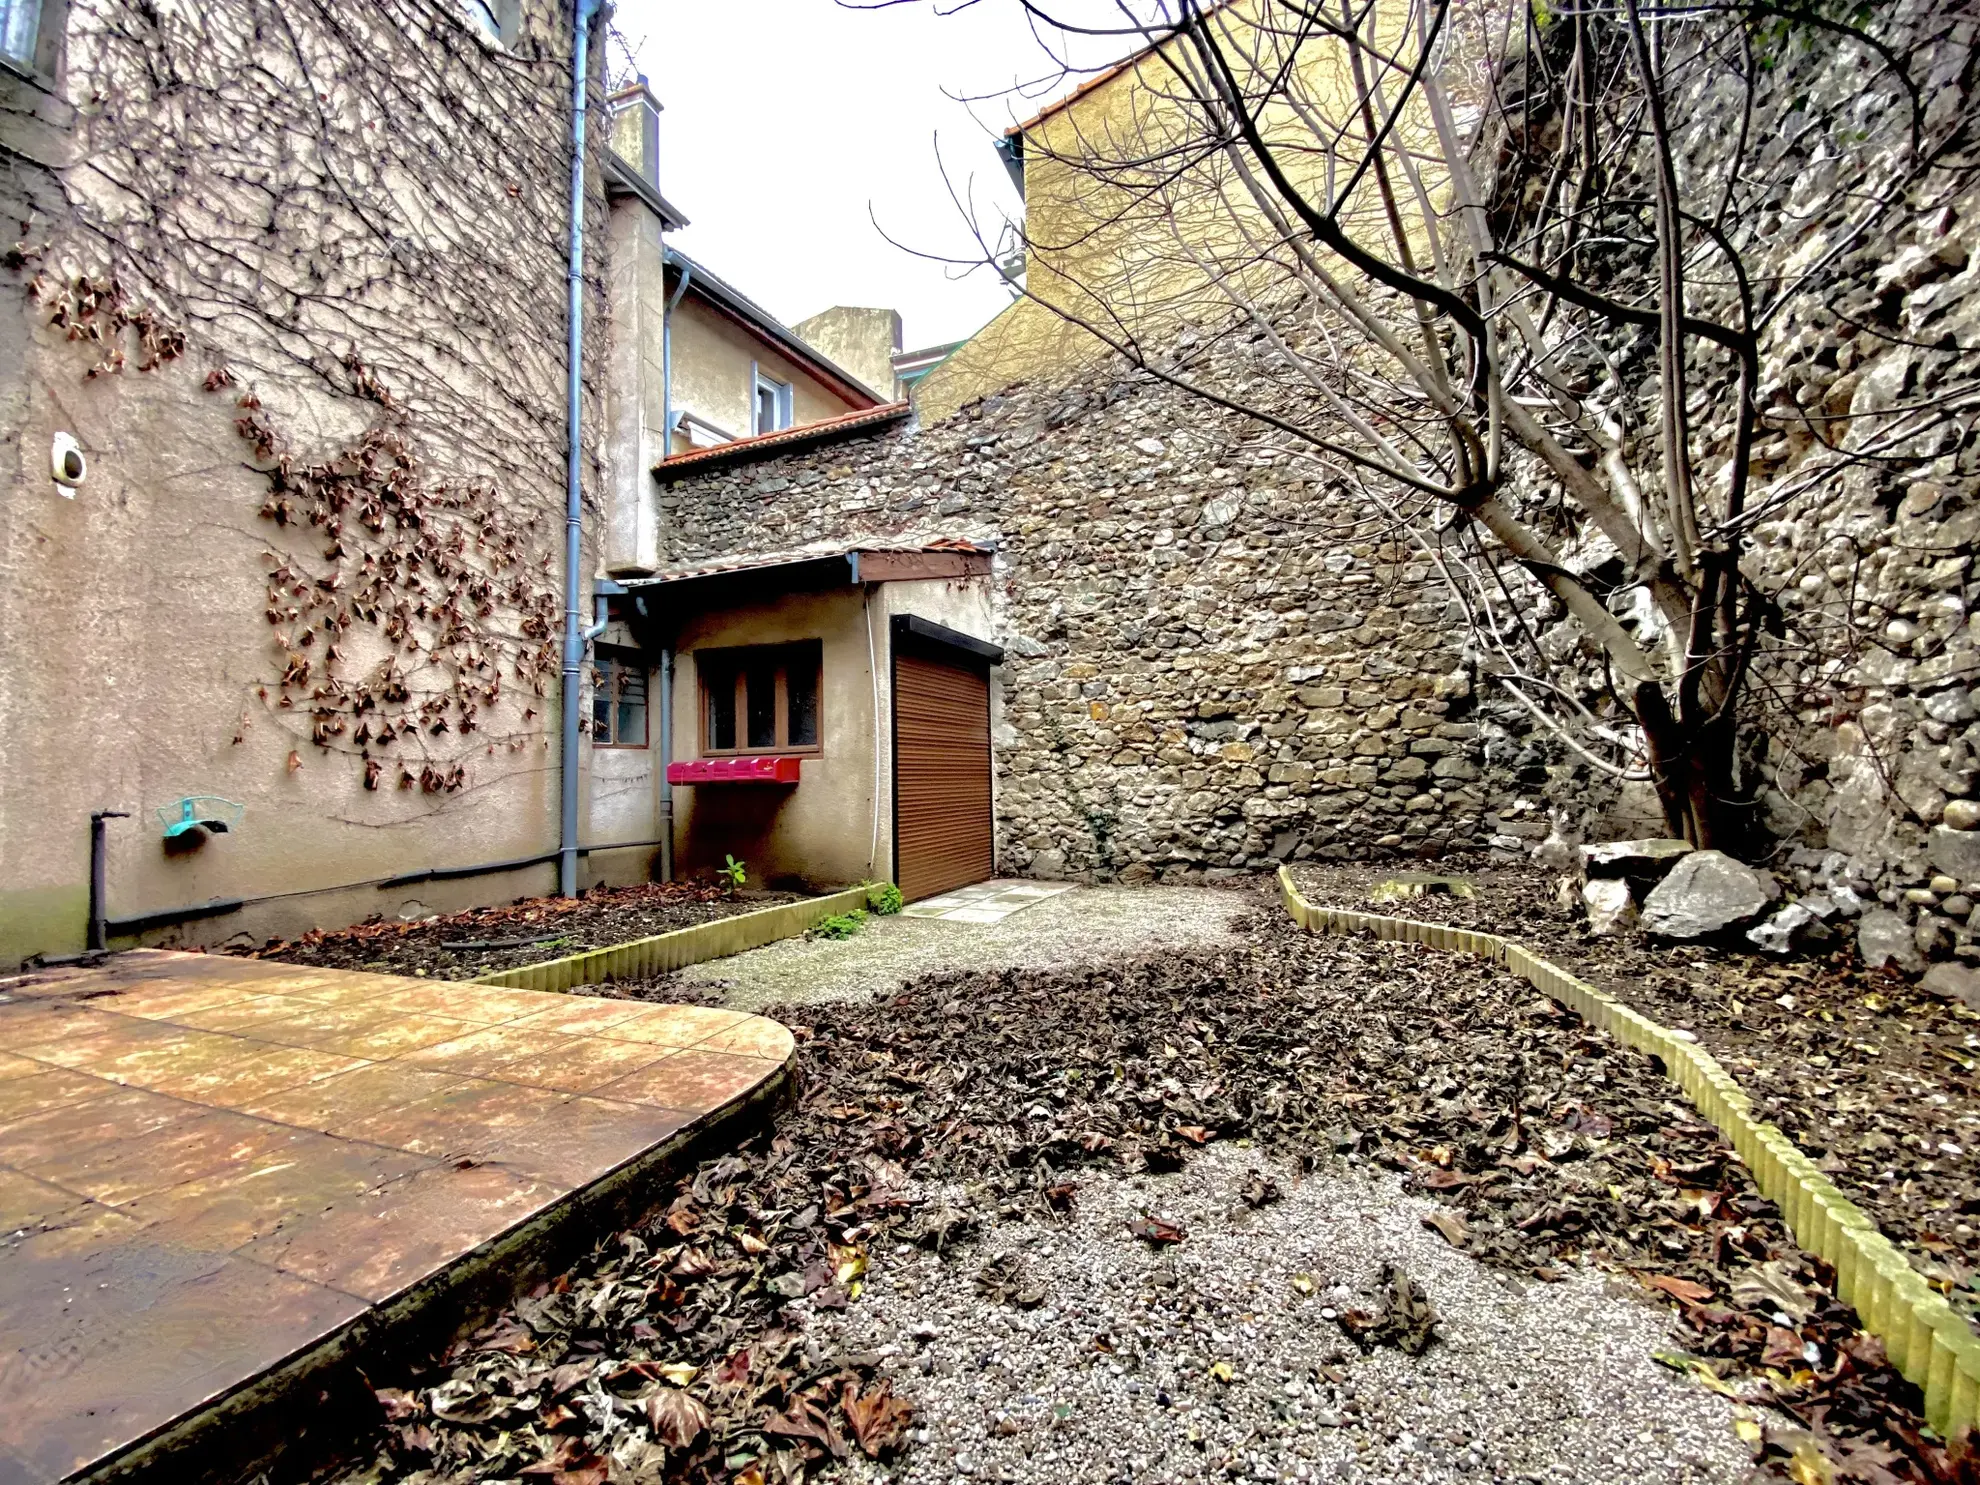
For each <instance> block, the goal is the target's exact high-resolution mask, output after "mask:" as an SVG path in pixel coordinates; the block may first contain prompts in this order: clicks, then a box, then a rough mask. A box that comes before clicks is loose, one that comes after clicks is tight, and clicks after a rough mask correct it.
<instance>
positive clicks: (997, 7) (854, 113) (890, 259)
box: [612, 0, 1133, 350]
mask: <svg viewBox="0 0 1980 1485" xmlns="http://www.w3.org/2000/svg"><path fill="white" fill-rule="evenodd" d="M1062 3H1063V4H1064V8H1065V13H1066V14H1067V15H1083V16H1093V15H1096V14H1104V13H1105V12H1107V11H1111V10H1112V5H1111V3H1109V0H1062ZM955 5H956V0H914V3H908V4H900V5H895V6H892V7H890V8H887V9H882V10H850V9H844V8H841V7H840V6H839V5H837V4H835V3H834V0H618V5H617V9H616V12H615V15H614V18H613V24H614V27H615V29H616V30H617V31H618V32H619V33H620V34H621V35H622V36H623V37H624V38H625V40H626V41H627V42H628V43H629V44H630V45H631V46H632V48H633V50H634V55H635V57H636V58H637V60H638V65H639V67H640V70H642V71H644V72H645V73H646V75H647V79H648V81H649V83H650V85H651V86H652V88H653V91H654V93H655V94H656V95H657V96H658V97H659V99H660V102H661V104H662V106H663V108H664V109H665V112H664V113H662V114H661V117H660V188H661V190H662V191H663V192H664V193H665V194H666V196H667V199H668V200H669V201H671V202H672V203H673V204H674V205H675V206H677V207H678V208H680V210H681V211H682V212H683V213H684V214H685V215H686V216H687V217H688V218H689V220H690V222H691V223H692V225H691V226H690V227H688V228H687V230H686V231H684V232H681V233H679V234H677V235H675V236H673V237H672V238H670V240H671V241H673V242H675V243H676V244H677V245H678V246H679V247H680V249H681V250H682V251H683V252H685V253H687V254H688V255H689V256H691V257H693V258H695V259H696V260H697V261H699V262H702V263H705V264H706V265H707V266H708V268H709V269H710V270H711V271H712V272H714V273H717V274H720V275H721V276H722V277H723V278H725V279H727V280H728V281H729V282H730V283H731V284H733V285H735V287H736V288H738V289H740V290H741V291H742V292H743V293H745V294H747V295H749V296H750V297H751V298H753V299H755V300H756V301H757V302H758V303H759V304H761V305H762V306H763V307H764V308H765V309H767V310H769V311H770V312H771V313H772V314H773V315H775V316H777V317H778V318H779V319H781V320H783V321H784V322H785V323H786V324H794V323H796V322H797V321H798V320H801V319H804V318H805V317H806V316H808V315H813V314H816V313H817V312H818V311H819V310H821V309H825V308H827V307H829V306H831V305H834V304H856V305H872V306H889V307H892V308H894V309H898V310H899V311H900V312H901V318H902V320H903V322H904V325H903V332H902V336H903V342H904V344H905V346H906V347H907V348H908V349H910V350H912V349H914V348H916V347H919V346H924V345H933V344H937V343H940V342H943V341H950V340H961V339H963V338H964V337H966V336H968V335H970V334H972V333H973V332H974V331H975V330H976V329H977V328H978V327H979V326H980V325H982V324H983V322H984V321H986V320H988V319H989V318H990V317H991V316H992V315H993V314H995V313H996V312H997V311H998V310H999V309H1001V308H1002V307H1003V306H1004V305H1005V304H1007V303H1008V302H1009V300H1010V291H1009V290H1008V289H1006V288H1005V287H1004V285H1003V284H1002V283H1001V282H999V281H998V280H997V278H996V277H995V276H994V275H993V274H992V273H991V272H990V271H989V270H988V269H983V268H979V269H978V270H977V271H976V272H975V273H973V274H970V275H968V276H962V275H961V270H960V269H957V268H954V267H950V266H948V265H946V264H942V263H933V262H928V261H925V260H922V259H918V258H916V257H913V256H912V255H910V254H909V253H907V252H905V251H903V250H902V249H900V248H896V247H893V246H890V245H889V244H888V242H887V241H886V239H885V238H883V237H882V236H881V234H880V232H879V231H878V230H876V227H875V225H874V224H875V221H876V220H877V222H878V224H879V227H881V228H884V229H885V230H886V232H887V234H888V235H889V236H891V237H893V238H894V239H895V241H897V242H900V243H903V244H905V245H907V246H910V247H913V248H915V249H918V250H920V251H922V252H933V253H941V254H946V255H948V256H951V257H963V256H968V255H971V254H974V253H975V251H976V249H975V244H974V242H973V240H972V239H971V237H970V235H969V232H968V230H967V228H966V227H965V225H964V222H963V219H962V217H961V215H960V214H959V213H958V211H957V209H956V206H955V204H954V203H953V202H952V201H951V199H950V196H949V192H948V188H947V187H945V186H944V184H943V175H942V163H938V159H937V153H936V152H937V148H938V147H939V149H940V159H941V162H943V163H946V165H947V167H948V174H949V177H950V179H951V180H952V181H953V182H954V183H955V186H956V188H957V190H958V191H959V192H973V193H974V196H975V200H976V204H977V215H978V217H979V219H980V220H981V221H982V222H983V223H984V225H985V227H986V230H991V229H994V227H995V225H996V223H997V222H998V221H999V220H1001V219H1002V217H1003V215H1005V214H1009V215H1012V216H1015V215H1017V214H1018V212H1019V203H1018V197H1017V192H1016V190H1015V189H1013V187H1012V185H1011V183H1010V179H1009V177H1008V176H1007V175H1006V174H1005V172H1004V167H1003V162H1002V161H1001V160H999V159H998V157H997V155H996V153H995V151H994V150H993V148H992V144H991V141H992V138H993V137H994V135H995V134H998V133H1001V132H1002V131H1003V129H1004V128H1005V127H1006V126H1008V125H1009V124H1011V123H1014V122H1017V121H1018V120H1019V119H1022V118H1026V117H1029V116H1030V114H1032V113H1034V112H1036V111H1037V109H1038V107H1039V106H1040V105H1041V104H1042V103H1043V102H1045V101H1047V100H1048V99H1049V98H1051V97H1056V96H1058V95H1060V94H1063V93H1065V92H1067V91H1069V90H1070V89H1071V88H1072V87H1074V86H1076V85H1077V83H1078V82H1079V81H1080V80H1081V79H1079V78H1073V79H1061V80H1059V81H1057V82H1056V83H1053V84H1051V85H1049V87H1047V88H1046V89H1045V90H1043V91H1041V90H1039V89H1036V88H1034V89H1033V91H1034V92H1035V93H1036V94H1037V96H1036V97H1034V98H1011V99H1004V98H990V99H987V100H986V101H982V102H978V103H976V104H975V105H974V106H973V110H974V115H975V117H972V108H971V107H970V106H966V105H964V104H962V103H959V102H957V101H955V100H954V99H953V98H951V97H947V96H945V95H944V90H945V89H946V90H947V92H948V93H951V94H960V95H964V96H969V95H983V94H991V93H1001V92H1004V91H1006V90H1008V89H1010V88H1011V86H1012V84H1013V83H1019V82H1021V83H1028V84H1029V83H1037V82H1038V81H1039V80H1040V79H1041V78H1042V77H1044V76H1046V74H1047V73H1048V71H1049V69H1050V65H1051V64H1050V62H1049V60H1048V58H1047V56H1046V54H1045V53H1044V52H1043V51H1042V50H1041V49H1040V47H1039V43H1038V41H1037V40H1036V39H1035V38H1034V36H1033V35H1032V32H1031V30H1030V28H1029V26H1028V24H1027V21H1026V17H1025V14H1024V11H1023V9H1022V8H1021V7H1020V6H1019V5H1018V4H1017V3H1016V0H976V3H975V4H973V5H965V6H964V7H963V8H961V9H960V10H955V11H954V13H952V14H947V15H944V14H941V13H939V11H940V10H952V9H953V8H954V6H955ZM938 6H939V10H938ZM1118 14H1119V13H1118V11H1113V16H1112V17H1110V19H1113V18H1116V17H1118ZM1104 23H1105V22H1103V24H1104ZM1081 44H1082V46H1083V47H1084V48H1085V55H1084V56H1083V57H1082V58H1081V60H1082V61H1083V62H1085V63H1086V64H1087V65H1089V66H1098V65H1101V64H1104V63H1106V62H1109V61H1111V60H1113V59H1115V58H1117V57H1119V56H1121V55H1124V54H1126V53H1127V52H1128V51H1131V50H1133V47H1132V45H1131V44H1130V42H1129V41H1128V40H1127V39H1124V38H1119V37H1113V38H1105V37H1102V38H1093V39H1091V40H1088V41H1085V42H1083V43H1081ZM622 57H623V53H622V52H621V51H620V50H619V48H618V46H617V45H616V43H615V44H614V47H613V56H612V61H613V65H614V68H615V70H616V68H617V66H618V65H620V62H621V59H622ZM979 120H980V122H979ZM869 209H870V212H871V215H869Z"/></svg>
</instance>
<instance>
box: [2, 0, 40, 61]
mask: <svg viewBox="0 0 1980 1485" xmlns="http://www.w3.org/2000/svg"><path fill="white" fill-rule="evenodd" d="M40 30H41V0H0V52H5V53H6V54H7V55H8V56H10V57H12V58H13V59H14V60H15V61H17V62H28V63H32V62H33V61H34V44H35V41H36V39H37V33H39V32H40Z"/></svg>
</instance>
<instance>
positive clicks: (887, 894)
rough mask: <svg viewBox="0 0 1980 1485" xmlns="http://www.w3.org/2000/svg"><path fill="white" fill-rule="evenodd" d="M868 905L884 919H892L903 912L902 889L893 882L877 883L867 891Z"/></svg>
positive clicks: (871, 885)
mask: <svg viewBox="0 0 1980 1485" xmlns="http://www.w3.org/2000/svg"><path fill="white" fill-rule="evenodd" d="M866 905H867V906H868V907H870V908H872V909H873V911H874V913H875V914H876V915H878V916H879V917H882V918H891V917H892V916H893V915H894V914H895V913H898V912H899V911H900V910H901V889H900V888H899V887H896V886H895V885H894V884H893V883H892V882H877V883H872V884H870V885H869V886H868V887H867V889H866Z"/></svg>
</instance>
